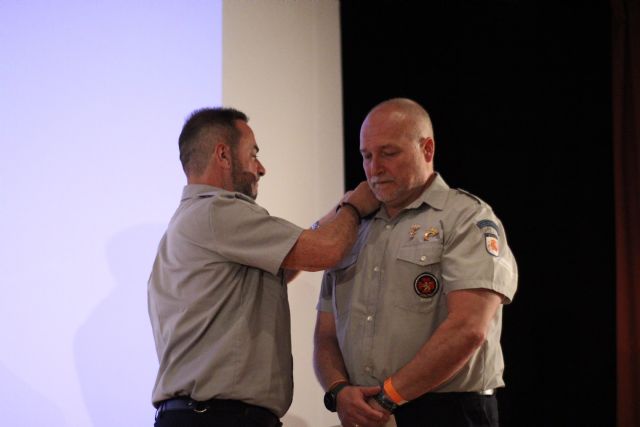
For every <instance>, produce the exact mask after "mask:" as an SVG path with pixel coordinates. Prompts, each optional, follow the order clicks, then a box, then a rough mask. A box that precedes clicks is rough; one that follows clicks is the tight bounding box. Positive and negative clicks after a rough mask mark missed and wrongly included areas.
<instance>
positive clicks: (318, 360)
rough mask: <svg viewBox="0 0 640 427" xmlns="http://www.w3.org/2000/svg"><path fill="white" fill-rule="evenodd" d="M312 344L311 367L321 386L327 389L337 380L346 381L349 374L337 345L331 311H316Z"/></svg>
mask: <svg viewBox="0 0 640 427" xmlns="http://www.w3.org/2000/svg"><path fill="white" fill-rule="evenodd" d="M313 344H314V347H313V367H314V369H315V371H316V376H317V377H318V381H319V382H320V384H321V385H322V388H323V389H325V390H328V389H329V387H331V386H332V385H333V384H335V383H337V382H338V381H348V380H349V376H348V375H347V369H346V367H345V365H344V359H343V358H342V353H341V352H340V346H339V345H338V338H337V336H336V328H335V320H334V318H333V313H329V312H323V311H318V317H317V320H316V328H315V331H314V334H313Z"/></svg>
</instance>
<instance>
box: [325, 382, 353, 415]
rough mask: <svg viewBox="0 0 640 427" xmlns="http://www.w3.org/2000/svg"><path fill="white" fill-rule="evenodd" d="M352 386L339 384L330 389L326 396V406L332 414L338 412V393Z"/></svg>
mask: <svg viewBox="0 0 640 427" xmlns="http://www.w3.org/2000/svg"><path fill="white" fill-rule="evenodd" d="M348 385H350V384H349V383H348V382H344V383H339V384H336V385H335V386H333V388H331V389H329V390H328V391H327V392H326V393H325V394H324V406H325V408H327V409H328V410H329V411H331V412H336V411H337V410H338V409H337V406H338V393H340V391H342V389H343V388H345V387H346V386H348Z"/></svg>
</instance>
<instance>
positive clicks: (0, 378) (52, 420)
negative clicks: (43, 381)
mask: <svg viewBox="0 0 640 427" xmlns="http://www.w3.org/2000/svg"><path fill="white" fill-rule="evenodd" d="M0 384H1V385H2V387H0V390H1V391H0V417H2V425H10V426H13V427H33V426H56V427H64V426H66V425H67V423H66V422H65V419H64V415H63V414H62V411H61V410H60V409H59V408H58V407H57V406H56V405H55V404H54V403H53V402H52V401H50V400H48V399H46V398H45V397H44V396H42V395H41V394H40V393H38V392H37V391H35V390H33V389H32V388H31V387H29V386H28V385H27V384H26V383H25V382H24V381H22V380H21V379H20V378H19V377H17V376H15V375H14V374H13V373H12V372H10V371H9V370H8V369H7V367H6V366H4V365H2V364H0Z"/></svg>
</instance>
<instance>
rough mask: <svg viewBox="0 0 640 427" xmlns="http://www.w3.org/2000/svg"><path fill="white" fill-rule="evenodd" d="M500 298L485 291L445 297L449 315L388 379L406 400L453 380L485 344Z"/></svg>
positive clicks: (457, 292) (470, 291)
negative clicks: (413, 355) (409, 359)
mask: <svg viewBox="0 0 640 427" xmlns="http://www.w3.org/2000/svg"><path fill="white" fill-rule="evenodd" d="M500 303H501V297H500V296H499V295H498V294H496V293H494V292H491V291H488V290H473V289H472V290H466V291H455V292H452V293H451V294H449V296H448V297H447V305H448V310H449V315H448V316H447V319H446V320H445V321H444V322H443V323H442V324H441V325H440V326H439V327H438V329H436V331H435V332H434V334H433V335H432V336H431V338H430V339H429V341H427V342H426V343H425V344H424V345H423V346H422V348H421V349H420V351H418V354H416V356H415V357H414V358H413V359H412V360H411V361H410V362H409V363H407V364H406V365H405V366H404V367H402V368H401V369H400V370H399V371H397V372H396V373H395V374H393V375H392V376H391V379H392V383H393V386H394V388H395V389H396V390H397V391H398V392H399V393H400V395H401V396H402V397H403V398H404V399H406V400H412V399H415V398H416V397H418V396H421V395H423V394H424V393H427V392H428V391H431V390H433V389H434V388H436V387H438V386H439V385H441V384H443V383H444V382H446V381H447V380H449V379H450V378H451V377H453V376H454V375H455V374H456V373H457V372H458V371H460V369H462V367H463V366H464V365H465V364H466V363H467V362H468V361H469V359H470V358H471V356H473V354H474V352H475V351H476V350H477V349H478V347H480V346H481V345H482V343H483V342H484V340H485V337H486V333H487V329H488V327H489V324H490V322H491V319H492V318H493V317H494V316H495V313H496V310H497V309H498V307H499V306H500Z"/></svg>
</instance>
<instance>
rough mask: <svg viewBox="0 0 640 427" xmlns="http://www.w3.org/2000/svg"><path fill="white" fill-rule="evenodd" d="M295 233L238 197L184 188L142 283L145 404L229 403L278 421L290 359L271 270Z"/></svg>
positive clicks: (281, 287)
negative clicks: (147, 372) (149, 344)
mask: <svg viewBox="0 0 640 427" xmlns="http://www.w3.org/2000/svg"><path fill="white" fill-rule="evenodd" d="M301 232H302V229H301V228H299V227H297V226H296V225H294V224H291V223H289V222H287V221H285V220H283V219H280V218H275V217H272V216H270V215H269V213H268V212H267V211H266V210H265V209H263V208H261V207H260V206H258V205H256V204H255V202H254V201H253V200H252V199H250V198H248V197H246V196H244V195H243V194H239V193H233V192H228V191H224V190H221V189H218V188H215V187H210V186H206V185H187V186H186V187H185V188H184V191H183V195H182V200H181V202H180V205H179V207H178V209H177V211H176V213H175V214H174V216H173V218H172V219H171V222H170V223H169V226H168V228H167V231H166V233H165V235H164V236H163V238H162V240H161V242H160V245H159V247H158V254H157V256H156V259H155V263H154V265H153V271H152V273H151V277H150V279H149V285H148V298H149V316H150V318H151V326H152V328H153V335H154V338H155V343H156V350H157V353H158V359H159V361H160V367H159V371H158V376H157V380H156V384H155V387H154V389H153V397H152V400H153V403H154V405H156V406H157V405H158V403H159V402H160V401H162V400H165V399H168V398H171V397H176V396H190V397H191V398H193V399H195V400H200V401H202V400H208V399H212V398H218V399H236V400H241V401H244V402H246V403H250V404H253V405H259V406H262V407H265V408H267V409H269V410H271V411H272V412H273V413H274V414H276V415H277V416H278V417H281V416H282V415H284V413H285V412H286V411H287V409H288V408H289V406H290V405H291V399H292V395H293V372H292V363H293V362H292V357H291V335H290V316H289V303H288V300H287V286H286V283H284V280H283V276H282V271H281V270H280V265H281V264H282V261H283V260H284V258H285V257H286V255H287V254H288V253H289V251H290V250H291V248H292V247H293V245H294V244H295V242H296V240H297V239H298V236H299V235H300V233H301Z"/></svg>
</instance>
